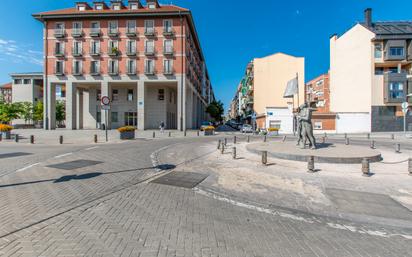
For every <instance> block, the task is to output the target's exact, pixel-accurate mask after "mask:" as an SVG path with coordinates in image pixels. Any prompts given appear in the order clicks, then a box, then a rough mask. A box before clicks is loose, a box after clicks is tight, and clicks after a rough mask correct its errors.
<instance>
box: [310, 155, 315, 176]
mask: <svg viewBox="0 0 412 257" xmlns="http://www.w3.org/2000/svg"><path fill="white" fill-rule="evenodd" d="M308 172H309V173H314V172H315V157H314V156H309V157H308Z"/></svg>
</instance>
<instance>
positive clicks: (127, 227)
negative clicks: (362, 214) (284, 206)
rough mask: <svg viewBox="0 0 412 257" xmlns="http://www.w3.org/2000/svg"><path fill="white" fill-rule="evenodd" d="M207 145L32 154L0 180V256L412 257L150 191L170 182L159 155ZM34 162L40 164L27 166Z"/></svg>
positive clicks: (399, 248) (372, 238) (306, 224)
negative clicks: (164, 180) (165, 180)
mask: <svg viewBox="0 0 412 257" xmlns="http://www.w3.org/2000/svg"><path fill="white" fill-rule="evenodd" d="M210 140H213V141H215V140H216V138H199V139H194V138H186V139H182V138H181V139H159V140H136V141H133V142H126V143H122V144H110V145H101V146H99V147H98V148H92V147H93V146H90V147H87V146H83V147H82V148H78V147H76V146H72V147H69V148H67V149H61V148H49V149H46V148H41V147H40V148H36V147H35V146H33V148H31V149H29V150H30V152H31V153H32V155H30V157H28V156H18V157H9V158H2V159H1V165H2V167H3V170H2V172H3V174H4V173H10V171H13V170H14V169H15V168H16V167H18V168H20V169H22V168H21V167H22V166H24V167H23V170H20V171H14V172H12V173H10V174H8V175H5V176H3V177H1V178H0V240H1V241H0V256H88V257H89V256H141V257H143V256H190V257H193V256H233V257H240V256H245V257H250V256H256V257H257V256H261V257H263V256H265V257H266V256H328V257H329V256H411V254H410V252H411V251H412V244H411V239H408V238H405V237H401V236H393V237H388V238H386V237H382V236H379V235H374V233H373V230H371V231H369V233H366V232H359V231H357V232H351V231H350V228H349V229H347V228H346V229H342V228H334V227H333V226H330V225H325V224H323V223H318V222H312V221H310V220H305V219H303V220H302V219H297V218H294V216H293V215H290V216H288V215H279V213H277V212H276V210H273V212H262V211H261V210H260V211H259V210H258V209H253V208H244V207H240V206H237V205H234V204H233V203H230V202H228V201H222V199H220V200H219V199H215V198H213V197H210V196H208V195H204V194H200V193H198V192H196V190H192V189H186V188H181V187H172V186H166V185H159V184H154V183H148V180H150V179H152V178H155V177H157V176H159V175H162V174H164V173H167V172H170V171H168V170H165V168H167V166H160V167H158V168H157V169H156V168H154V167H153V165H154V166H156V165H157V164H167V163H157V162H158V161H161V160H158V158H157V156H158V155H159V153H161V151H162V150H164V149H166V148H173V147H174V146H176V144H184V143H193V142H194V141H196V142H199V146H200V144H201V143H202V142H209V141H210ZM26 147H27V145H21V146H13V148H8V149H7V150H4V149H3V148H2V153H3V154H4V153H6V152H8V151H9V152H10V153H12V152H27V148H26ZM190 147H196V146H194V145H193V144H191V145H190ZM64 150H66V151H68V153H69V154H68V153H66V154H65V153H63V152H64ZM56 156H57V158H56ZM27 158H31V159H27ZM193 158H199V156H193ZM189 159H190V158H189ZM80 160H81V161H80ZM31 161H35V162H36V163H38V164H37V165H35V166H31V167H30V166H27V165H30V163H29V162H31ZM62 164H63V165H62ZM8 165H11V166H12V167H11V168H10V169H8V168H7V166H8ZM25 167H26V169H24V168H25ZM159 168H160V169H159ZM162 168H163V170H162ZM176 170H177V171H178V170H179V166H177V167H176ZM0 175H1V174H0ZM336 224H339V220H336ZM377 230H378V229H377Z"/></svg>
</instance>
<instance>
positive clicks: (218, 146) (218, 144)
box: [217, 139, 222, 150]
mask: <svg viewBox="0 0 412 257" xmlns="http://www.w3.org/2000/svg"><path fill="white" fill-rule="evenodd" d="M221 143H222V141H221V140H220V139H219V141H217V150H219V149H220V144H221Z"/></svg>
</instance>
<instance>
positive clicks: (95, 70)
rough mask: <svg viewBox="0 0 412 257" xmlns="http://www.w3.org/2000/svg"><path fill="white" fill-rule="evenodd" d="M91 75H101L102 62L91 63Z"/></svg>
mask: <svg viewBox="0 0 412 257" xmlns="http://www.w3.org/2000/svg"><path fill="white" fill-rule="evenodd" d="M90 73H91V74H92V75H97V74H100V61H91V63H90Z"/></svg>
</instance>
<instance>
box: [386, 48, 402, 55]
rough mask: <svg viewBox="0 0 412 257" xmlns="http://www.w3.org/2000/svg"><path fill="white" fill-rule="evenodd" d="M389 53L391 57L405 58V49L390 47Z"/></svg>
mask: <svg viewBox="0 0 412 257" xmlns="http://www.w3.org/2000/svg"><path fill="white" fill-rule="evenodd" d="M389 53H390V55H391V56H403V54H404V49H403V47H390V48H389Z"/></svg>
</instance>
